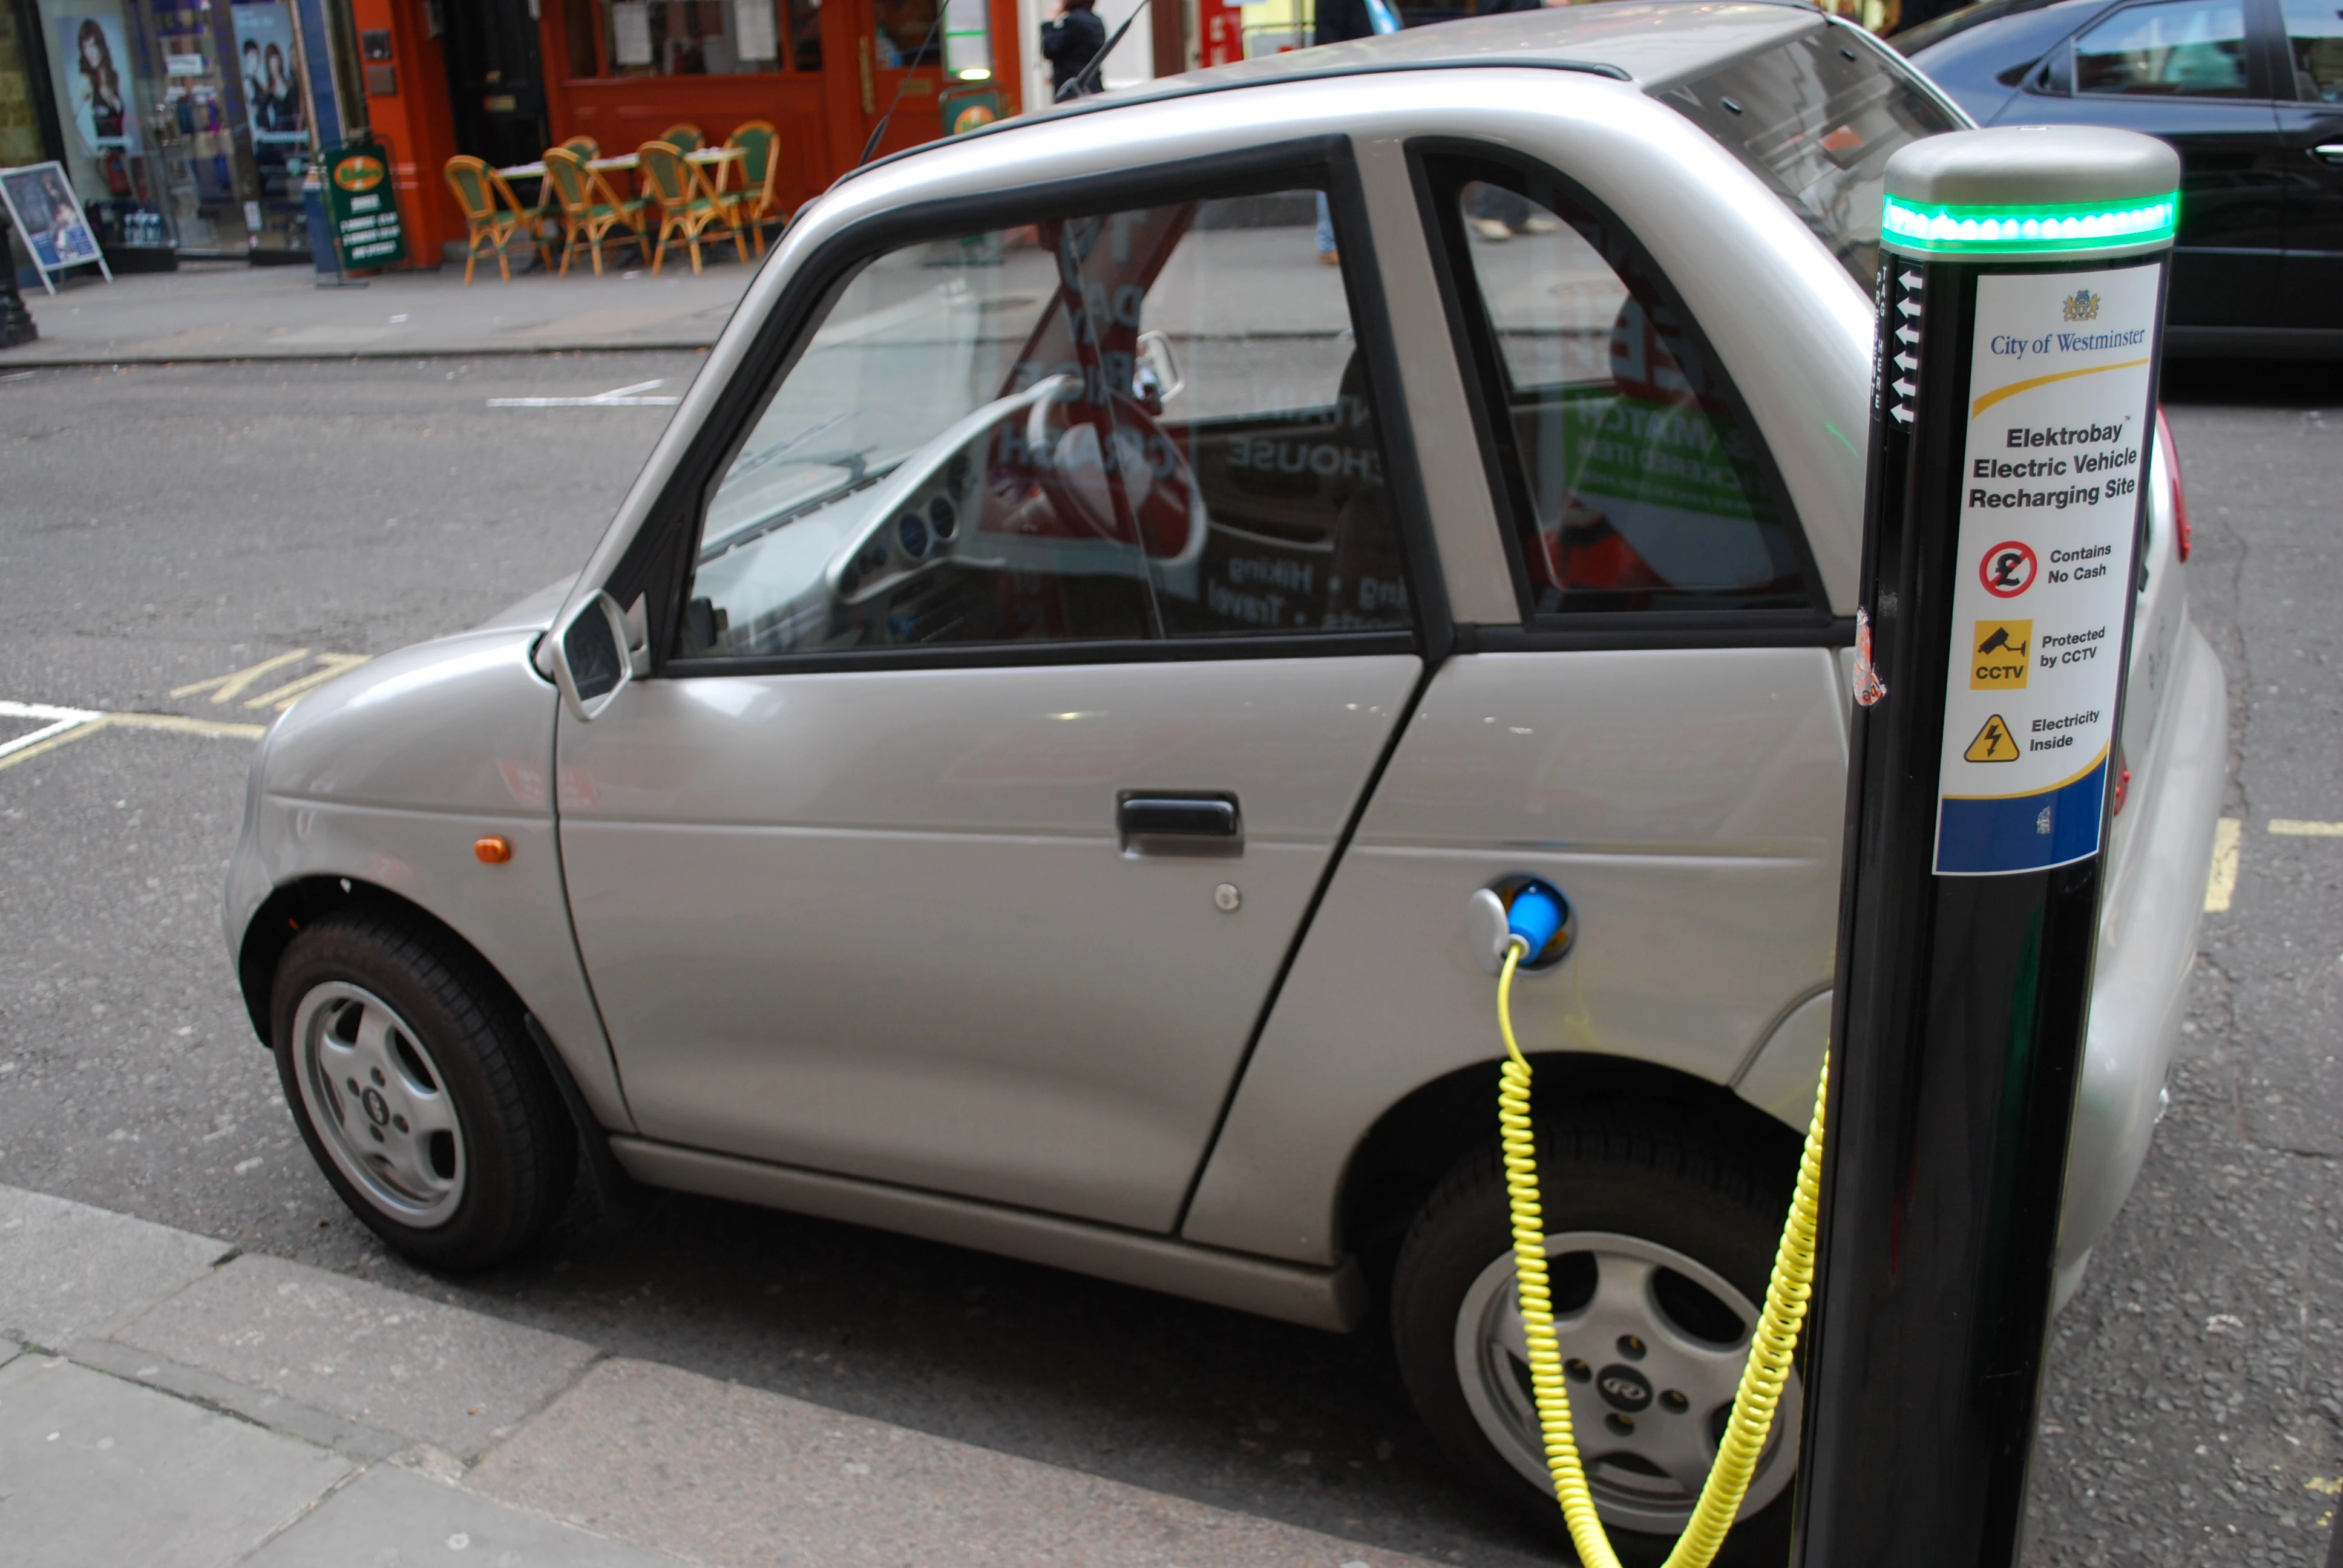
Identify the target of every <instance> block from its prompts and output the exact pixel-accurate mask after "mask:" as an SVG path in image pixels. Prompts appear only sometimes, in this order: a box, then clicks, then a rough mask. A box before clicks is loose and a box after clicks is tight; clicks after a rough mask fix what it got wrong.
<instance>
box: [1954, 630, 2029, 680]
mask: <svg viewBox="0 0 2343 1568" xmlns="http://www.w3.org/2000/svg"><path fill="white" fill-rule="evenodd" d="M2033 652H2034V623H2033V622H2032V621H2030V620H1981V621H1978V622H1977V623H1976V636H1975V637H1973V638H1970V639H1969V689H1970V690H1971V691H2023V690H2025V689H2026V666H2027V665H2028V664H2030V663H2031V662H2032V659H2031V657H2030V656H2031V655H2032V653H2033Z"/></svg>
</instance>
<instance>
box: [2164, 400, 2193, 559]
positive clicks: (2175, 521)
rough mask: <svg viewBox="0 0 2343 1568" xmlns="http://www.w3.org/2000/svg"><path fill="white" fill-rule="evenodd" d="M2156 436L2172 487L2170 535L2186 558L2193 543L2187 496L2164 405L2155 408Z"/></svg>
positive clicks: (2182, 555) (2178, 452) (2177, 452)
mask: <svg viewBox="0 0 2343 1568" xmlns="http://www.w3.org/2000/svg"><path fill="white" fill-rule="evenodd" d="M2156 434H2157V437H2158V438H2159V439H2161V440H2162V441H2163V443H2164V457H2165V463H2164V477H2165V479H2166V481H2167V483H2169V484H2170V485H2171V487H2172V533H2173V537H2174V538H2176V539H2177V540H2178V541H2179V547H2180V558H2181V559H2182V560H2184V561H2185V560H2187V558H2188V547H2189V546H2190V545H2191V544H2192V543H2194V542H2195V541H2194V539H2193V538H2191V536H2190V534H2189V531H2188V494H2187V491H2186V490H2184V489H2182V488H2181V487H2180V448H2179V447H2176V446H2174V445H2173V443H2172V427H2171V425H2170V424H2169V423H2167V421H2166V419H2165V417H2164V405H2163V404H2161V403H2159V404H2157V406H2156Z"/></svg>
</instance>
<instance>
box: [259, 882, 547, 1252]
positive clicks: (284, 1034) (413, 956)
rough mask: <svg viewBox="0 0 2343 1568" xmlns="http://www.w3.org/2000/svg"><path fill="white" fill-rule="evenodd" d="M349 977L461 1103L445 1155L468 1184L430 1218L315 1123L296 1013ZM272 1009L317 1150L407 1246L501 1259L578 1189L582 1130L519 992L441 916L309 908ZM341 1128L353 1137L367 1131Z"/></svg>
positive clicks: (343, 1187)
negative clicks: (411, 1040) (347, 1160)
mask: <svg viewBox="0 0 2343 1568" xmlns="http://www.w3.org/2000/svg"><path fill="white" fill-rule="evenodd" d="M351 987H355V988H357V990H361V991H363V992H366V993H367V994H369V995H371V996H373V997H376V998H379V999H380V1000H381V1001H382V1002H383V1003H385V1004H387V1008H388V1009H389V1010H391V1011H392V1012H393V1013H395V1014H396V1015H397V1018H398V1019H399V1020H403V1022H404V1024H405V1025H406V1026H407V1030H408V1031H409V1032H411V1033H412V1034H413V1035H414V1037H415V1042H416V1043H417V1044H419V1045H420V1046H421V1047H422V1048H423V1050H422V1055H421V1060H425V1061H427V1062H428V1063H429V1064H431V1066H432V1067H434V1068H436V1069H437V1072H436V1074H435V1075H433V1076H434V1078H435V1079H436V1080H438V1081H444V1083H439V1082H435V1083H434V1085H433V1087H434V1088H435V1089H444V1092H445V1096H446V1100H445V1104H446V1105H447V1107H449V1108H451V1109H452V1111H453V1116H454V1120H455V1121H456V1123H457V1124H458V1127H457V1131H456V1133H455V1134H454V1136H456V1137H457V1138H458V1139H460V1143H458V1144H454V1145H450V1146H449V1147H450V1148H451V1149H453V1150H459V1151H460V1155H461V1161H462V1162H461V1165H460V1167H457V1166H456V1164H455V1155H453V1154H452V1153H451V1154H450V1155H449V1156H448V1159H447V1163H448V1165H449V1168H450V1170H451V1171H452V1170H454V1169H458V1168H459V1169H460V1170H461V1171H462V1175H463V1181H462V1185H461V1187H460V1190H459V1195H457V1194H451V1195H449V1197H448V1198H447V1204H446V1207H447V1211H446V1212H444V1213H442V1214H437V1215H433V1216H431V1217H430V1220H429V1222H428V1223H426V1224H416V1223H409V1222H407V1220H406V1219H404V1218H402V1217H401V1216H400V1214H398V1213H396V1212H393V1211H390V1210H389V1209H388V1208H387V1207H386V1203H385V1201H384V1200H382V1199H381V1198H378V1197H377V1196H374V1195H370V1193H369V1192H368V1191H367V1190H366V1189H365V1188H364V1187H362V1186H361V1185H359V1184H358V1183H357V1182H354V1181H352V1180H351V1179H350V1177H349V1176H348V1175H347V1174H346V1173H345V1171H343V1169H342V1168H341V1167H340V1166H339V1165H338V1164H337V1161H336V1159H335V1156H334V1155H333V1153H332V1152H330V1151H329V1150H328V1149H327V1137H328V1136H333V1134H331V1133H328V1132H327V1131H323V1130H321V1129H320V1128H319V1127H318V1126H317V1122H316V1121H315V1120H314V1117H313V1111H312V1108H311V1106H310V1104H309V1103H308V1101H307V1100H306V1099H305V1097H304V1095H303V1092H302V1082H301V1076H300V1074H301V1070H300V1067H299V1065H298V1060H297V1053H298V1050H299V1049H300V1042H299V1041H298V1040H297V1039H296V1029H295V1020H296V1017H297V1014H298V1013H299V1012H300V1010H301V1008H302V1003H303V1000H304V999H305V998H309V997H312V996H313V995H327V994H333V993H335V992H337V991H339V990H342V989H344V988H351ZM269 1020H270V1039H271V1042H272V1044H273V1045H274V1047H275V1050H276V1055H277V1077H278V1080H279V1081H280V1082H281V1083H282V1084H283V1086H284V1090H285V1098H286V1102H287V1104H288V1105H289V1106H290V1107H291V1109H292V1111H293V1120H294V1122H295V1124H296V1125H297V1126H298V1127H299V1128H300V1130H301V1138H302V1141H304V1142H306V1143H307V1144H308V1146H309V1154H310V1157H311V1158H312V1159H314V1160H315V1161H317V1168H318V1169H319V1170H320V1171H324V1172H325V1176H326V1180H327V1181H329V1182H331V1183H332V1184H333V1188H334V1191H336V1192H337V1193H338V1194H339V1195H340V1197H341V1200H342V1201H343V1202H344V1203H346V1204H347V1205H348V1207H349V1210H350V1211H351V1212H352V1213H354V1214H356V1215H357V1217H358V1218H359V1219H360V1220H361V1221H365V1222H366V1224H367V1227H368V1228H369V1229H371V1230H372V1231H374V1232H375V1233H376V1234H377V1235H378V1236H380V1237H381V1238H382V1239H383V1240H384V1241H387V1242H388V1243H389V1244H390V1246H391V1247H392V1248H393V1249H395V1250H396V1251H398V1252H399V1253H400V1254H401V1255H402V1256H404V1257H406V1258H407V1259H409V1260H410V1261H413V1262H415V1263H417V1264H418V1265H420V1266H421V1267H423V1268H427V1269H432V1270H437V1271H443V1272H447V1273H462V1272H468V1271H476V1270H480V1269H488V1268H493V1267H495V1266H496V1265H498V1264H499V1263H503V1262H506V1261H509V1260H510V1259H512V1258H514V1257H516V1256H518V1255H519V1254H520V1253H522V1252H524V1251H527V1250H528V1248H529V1247H530V1246H531V1245H533V1244H534V1243H535V1242H536V1241H538V1240H539V1239H540V1238H541V1237H542V1236H543V1235H544V1234H545V1232H546V1231H547V1229H548V1227H550V1226H551V1225H552V1223H553V1221H554V1220H555V1219H556V1218H557V1217H558V1215H559V1214H560V1212H561V1210H562V1207H563V1205H564V1204H565V1203H567V1202H568V1199H569V1191H570V1185H571V1182H572V1181H573V1180H574V1179H575V1176H576V1173H577V1163H578V1134H577V1129H576V1128H575V1127H574V1126H573V1125H572V1124H571V1122H570V1119H569V1114H568V1111H567V1110H566V1109H565V1108H564V1106H563V1104H562V1101H561V1095H560V1092H559V1091H558V1089H557V1088H556V1086H555V1084H554V1082H553V1079H552V1075H551V1074H550V1072H549V1071H548V1070H547V1067H546V1065H545V1061H544V1059H543V1058H542V1057H540V1056H539V1055H538V1050H537V1047H536V1046H535V1045H534V1044H533V1043H532V1042H531V1041H530V1040H529V1038H528V1032H527V1029H526V1026H525V1025H524V1023H523V1021H522V1010H521V1007H520V1004H519V1002H518V999H516V998H515V997H514V996H513V994H512V992H511V991H510V990H508V988H507V987H506V985H505V984H504V981H503V980H502V979H501V978H500V977H498V975H497V973H496V972H495V970H492V969H490V968H489V967H488V964H487V963H486V962H484V961H483V960H481V959H480V957H479V956H478V954H477V953H475V952H473V951H472V950H471V949H470V948H468V947H467V946H466V945H465V944H464V943H463V942H462V941H461V940H458V939H457V938H456V937H455V936H453V935H452V934H450V933H449V932H447V930H444V929H442V928H439V927H437V926H436V925H434V924H432V923H430V922H427V921H425V920H418V919H416V918H414V917H412V916H407V915H402V914H401V913H400V912H398V911H396V910H379V909H371V910H370V909H365V908H359V909H354V910H337V911H336V912H334V913H332V914H329V915H326V916H324V917H322V918H320V919H318V920H315V921H313V922H312V923H311V924H309V925H308V926H307V927H306V928H305V929H304V930H302V931H301V932H300V933H299V934H298V935H297V936H296V937H295V938H294V939H293V940H292V942H291V943H290V944H289V945H288V946H287V948H286V950H285V953H284V956H283V958H282V959H281V960H279V962H278V964H277V975H276V980H275V983H274V986H273V989H272V992H271V998H270V1009H269ZM409 1060H415V1058H414V1056H413V1053H410V1057H409ZM377 1081H381V1080H380V1079H379V1078H377ZM352 1103H356V1101H352ZM375 1103H377V1104H378V1103H380V1100H379V1097H377V1098H376V1101H375ZM328 1114H330V1112H328ZM372 1114H373V1111H371V1109H369V1110H368V1111H367V1115H368V1116H372ZM353 1125H355V1126H357V1127H360V1128H363V1127H364V1126H365V1123H364V1122H363V1121H356V1122H354V1123H353ZM402 1125H403V1124H402ZM343 1137H344V1138H345V1139H347V1142H346V1143H345V1146H346V1147H347V1146H348V1145H350V1144H355V1143H356V1142H357V1140H356V1138H355V1137H354V1136H352V1135H348V1134H344V1135H343Z"/></svg>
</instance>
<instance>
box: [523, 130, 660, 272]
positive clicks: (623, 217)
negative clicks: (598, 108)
mask: <svg viewBox="0 0 2343 1568" xmlns="http://www.w3.org/2000/svg"><path fill="white" fill-rule="evenodd" d="M545 176H546V184H548V185H549V186H552V187H553V194H554V197H555V199H556V200H557V201H558V204H559V206H560V216H561V276H564V277H567V276H569V260H570V257H572V256H576V255H577V254H578V250H579V248H580V247H581V246H582V247H583V248H585V249H587V250H588V251H591V252H592V253H593V256H594V276H597V277H599V276H602V249H603V246H605V245H606V244H607V243H608V240H609V238H610V236H611V234H612V233H613V231H616V230H619V229H623V230H625V233H624V235H623V236H621V242H622V243H625V242H631V243H632V244H633V245H634V246H635V248H636V249H637V250H641V249H642V248H643V212H644V208H645V207H646V206H648V205H649V204H648V203H646V202H645V201H644V200H643V199H642V198H641V197H640V196H632V197H629V198H628V199H626V200H624V201H621V200H620V199H618V193H617V192H616V191H614V190H612V189H611V188H610V186H609V182H608V181H607V180H605V179H604V178H603V177H602V176H600V175H598V174H596V173H595V172H594V171H593V170H592V169H589V168H588V167H587V166H586V160H585V159H583V158H581V157H579V156H578V155H577V154H576V153H573V152H571V151H570V150H569V149H568V148H567V147H548V148H547V149H546V153H545Z"/></svg>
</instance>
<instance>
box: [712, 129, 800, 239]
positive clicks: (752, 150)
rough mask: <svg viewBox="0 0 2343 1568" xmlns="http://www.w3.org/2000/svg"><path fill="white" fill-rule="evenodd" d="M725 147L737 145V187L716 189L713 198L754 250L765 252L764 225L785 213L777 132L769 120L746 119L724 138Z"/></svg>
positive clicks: (778, 135)
mask: <svg viewBox="0 0 2343 1568" xmlns="http://www.w3.org/2000/svg"><path fill="white" fill-rule="evenodd" d="M724 145H725V146H728V147H739V149H740V151H741V153H742V154H743V155H744V156H742V157H741V159H740V174H741V178H740V188H739V189H738V190H729V191H718V192H717V193H716V199H717V200H718V201H719V203H721V204H722V205H723V206H724V216H726V217H727V218H728V219H729V220H730V222H731V224H732V226H733V228H734V229H736V230H738V229H742V228H745V229H747V230H748V231H749V237H750V238H751V239H752V240H753V241H754V242H755V243H756V246H757V254H758V255H759V256H762V255H764V254H765V226H766V225H767V224H769V223H771V222H774V221H776V220H777V219H779V218H780V217H782V216H786V215H784V214H783V213H782V211H781V197H780V158H779V152H780V133H779V131H776V130H775V129H773V127H772V125H771V123H770V122H769V121H766V120H750V121H749V122H748V123H747V124H745V125H743V126H739V127H738V128H736V129H735V130H734V131H733V133H732V134H731V135H730V136H727V137H725V138H724Z"/></svg>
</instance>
